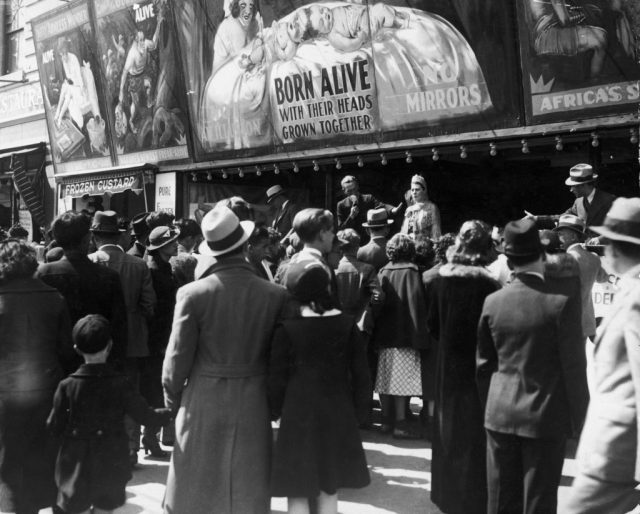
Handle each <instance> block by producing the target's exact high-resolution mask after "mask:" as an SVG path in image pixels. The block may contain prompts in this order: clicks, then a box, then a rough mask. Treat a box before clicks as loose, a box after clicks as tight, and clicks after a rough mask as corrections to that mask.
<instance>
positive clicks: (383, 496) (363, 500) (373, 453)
mask: <svg viewBox="0 0 640 514" xmlns="http://www.w3.org/2000/svg"><path fill="white" fill-rule="evenodd" d="M361 435H362V439H363V445H364V448H365V452H366V456H367V462H368V465H369V471H370V474H371V484H370V485H369V486H368V487H366V488H364V489H343V490H341V491H340V492H339V504H338V511H339V513H340V514H396V513H397V514H414V513H415V514H418V513H419V514H442V513H441V511H440V510H439V509H438V508H437V507H436V506H435V505H433V504H432V503H431V501H430V499H429V494H430V490H431V472H430V467H431V445H430V443H429V442H428V441H426V440H396V439H393V438H392V437H391V436H390V435H384V434H381V433H380V432H379V431H377V430H366V431H364V430H363V431H361ZM575 446H576V444H575V442H573V443H572V444H569V445H568V448H567V455H566V458H565V462H564V469H563V477H562V482H561V485H560V489H559V492H558V496H559V508H558V512H559V513H562V511H563V510H562V505H563V504H564V502H565V501H566V498H567V492H568V490H569V486H570V485H571V481H572V479H573V476H574V475H575V469H576V463H575V460H574V453H575ZM164 448H165V449H170V448H168V447H164ZM168 467H169V461H168V459H165V460H156V459H153V458H151V457H145V455H144V452H143V451H140V453H139V464H138V467H137V468H136V470H135V471H134V473H133V479H132V480H131V481H130V482H129V484H128V486H127V503H126V504H125V505H124V506H123V507H121V508H120V509H117V510H116V511H115V513H116V514H138V513H144V514H161V513H162V508H161V502H162V497H163V494H164V487H165V482H166V477H167V470H168ZM286 511H287V502H286V499H285V498H274V499H272V502H271V512H272V513H283V512H286ZM50 512H51V510H50V509H47V510H43V511H41V513H40V514H45V513H46V514H49V513H50Z"/></svg>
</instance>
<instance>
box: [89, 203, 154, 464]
mask: <svg viewBox="0 0 640 514" xmlns="http://www.w3.org/2000/svg"><path fill="white" fill-rule="evenodd" d="M120 231H121V229H120V228H118V215H117V213H116V212H115V211H103V212H97V213H96V215H95V217H94V218H93V224H92V225H91V232H92V234H93V239H94V241H95V244H96V248H97V249H98V250H97V251H96V252H94V253H92V254H90V255H89V259H91V260H92V261H94V262H98V263H100V264H103V265H104V266H106V267H107V268H110V269H112V270H114V271H117V272H118V274H119V276H120V283H121V285H122V291H123V293H124V306H125V309H126V312H127V355H126V359H125V372H126V374H127V376H129V378H130V379H131V381H132V382H133V383H134V384H138V383H139V382H140V375H141V373H142V372H143V370H144V366H145V359H146V358H147V357H148V356H149V346H148V341H149V329H148V324H147V323H148V320H150V319H151V317H152V316H153V312H154V309H155V306H156V294H155V292H154V290H153V284H152V282H151V273H150V271H149V268H148V267H147V264H146V263H145V262H144V261H143V260H142V259H141V258H140V257H135V256H133V255H130V254H127V253H125V251H124V249H123V248H122V247H121V246H120V244H119V243H120ZM126 426H127V433H128V435H129V451H130V456H131V457H130V458H131V462H132V464H135V462H134V461H135V459H136V455H137V451H138V449H139V447H140V427H139V426H138V425H137V424H136V423H135V422H134V421H133V420H132V419H130V418H127V421H126Z"/></svg>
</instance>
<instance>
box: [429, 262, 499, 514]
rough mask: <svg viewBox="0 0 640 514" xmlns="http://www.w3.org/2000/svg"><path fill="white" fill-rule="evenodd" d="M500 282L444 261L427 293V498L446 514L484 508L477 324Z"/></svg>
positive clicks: (467, 513) (477, 269)
mask: <svg viewBox="0 0 640 514" xmlns="http://www.w3.org/2000/svg"><path fill="white" fill-rule="evenodd" d="M499 288H500V284H498V282H497V281H495V280H494V279H493V278H492V277H491V275H490V274H489V272H488V271H486V270H485V269H484V268H482V267H479V266H463V265H459V264H445V265H443V266H442V267H441V268H440V269H439V270H438V274H437V275H434V276H432V278H431V279H430V280H429V283H428V285H427V287H426V291H427V313H428V314H427V326H428V329H429V333H430V334H431V336H432V337H433V338H434V339H435V340H436V341H437V343H436V344H437V346H438V351H437V354H436V355H437V357H436V359H437V362H436V385H435V413H434V418H435V427H434V431H433V432H434V434H433V447H432V449H433V462H432V470H431V472H432V477H433V479H432V486H431V499H432V500H433V502H434V503H435V504H436V505H438V506H439V507H440V508H441V509H442V510H443V511H444V512H447V513H452V514H455V513H460V514H462V513H464V514H471V513H474V512H477V513H483V512H485V509H486V501H487V492H486V491H487V490H486V470H485V467H486V464H485V462H486V461H485V453H486V450H485V448H486V446H485V431H484V426H483V422H484V418H483V413H482V406H481V403H480V395H479V394H478V388H477V386H476V347H477V340H478V338H477V327H478V320H479V319H480V314H481V312H482V305H483V303H484V300H485V298H486V297H487V296H488V295H489V294H491V293H493V292H494V291H497V290H498V289H499Z"/></svg>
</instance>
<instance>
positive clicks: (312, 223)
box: [293, 208, 333, 243]
mask: <svg viewBox="0 0 640 514" xmlns="http://www.w3.org/2000/svg"><path fill="white" fill-rule="evenodd" d="M332 228H333V214H331V212H329V211H327V210H324V209H314V208H308V209H302V210H301V211H300V212H298V214H296V215H295V217H294V218H293V230H295V231H296V233H297V234H298V237H299V238H300V240H301V241H302V242H303V243H311V242H313V241H315V240H316V238H317V237H318V235H319V234H320V232H321V231H322V230H330V229H332Z"/></svg>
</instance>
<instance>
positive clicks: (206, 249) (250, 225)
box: [198, 220, 256, 257]
mask: <svg viewBox="0 0 640 514" xmlns="http://www.w3.org/2000/svg"><path fill="white" fill-rule="evenodd" d="M240 226H241V227H242V230H244V234H243V235H242V237H241V238H240V239H239V240H238V241H236V242H235V243H234V244H232V245H231V246H230V247H228V248H225V249H224V250H212V249H211V247H210V246H209V245H208V244H207V241H206V240H205V241H203V242H202V243H200V246H199V247H198V250H199V251H200V255H208V256H209V257H219V256H220V255H224V254H225V253H229V252H231V251H233V250H235V249H236V248H238V247H240V246H242V245H243V244H244V243H246V242H247V240H248V239H249V238H250V237H251V234H253V231H254V229H255V228H256V224H255V223H254V222H253V221H249V220H247V221H241V222H240Z"/></svg>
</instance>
